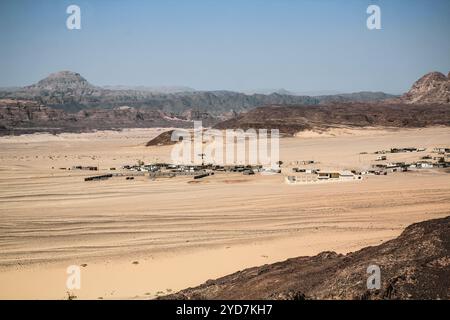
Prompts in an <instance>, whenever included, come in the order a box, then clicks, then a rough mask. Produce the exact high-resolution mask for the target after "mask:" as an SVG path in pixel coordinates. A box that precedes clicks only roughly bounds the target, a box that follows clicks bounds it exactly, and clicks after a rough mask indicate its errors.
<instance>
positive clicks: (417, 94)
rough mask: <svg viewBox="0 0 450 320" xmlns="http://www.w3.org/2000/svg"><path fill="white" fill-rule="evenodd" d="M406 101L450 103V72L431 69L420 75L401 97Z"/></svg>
mask: <svg viewBox="0 0 450 320" xmlns="http://www.w3.org/2000/svg"><path fill="white" fill-rule="evenodd" d="M402 100H404V101H405V102H407V103H445V104H447V103H450V72H449V74H448V76H445V75H444V74H443V73H441V72H437V71H433V72H430V73H427V74H426V75H424V76H422V77H421V78H420V79H419V80H417V81H416V82H415V83H414V84H413V85H412V87H411V89H410V90H409V91H408V92H407V93H405V94H404V95H403V97H402Z"/></svg>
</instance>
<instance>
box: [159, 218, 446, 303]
mask: <svg viewBox="0 0 450 320" xmlns="http://www.w3.org/2000/svg"><path fill="white" fill-rule="evenodd" d="M373 264H375V265H378V266H379V267H380V269H381V288H380V290H376V289H373V290H368V289H367V284H366V282H367V278H368V276H369V275H368V274H367V273H366V272H367V267H368V266H369V265H373ZM162 299H282V300H302V299H450V217H446V218H443V219H435V220H430V221H425V222H421V223H416V224H413V225H411V226H409V227H407V228H406V229H405V230H404V232H403V233H402V234H401V235H400V236H399V237H398V238H396V239H393V240H391V241H387V242H385V243H383V244H381V245H378V246H374V247H367V248H364V249H361V250H359V251H356V252H353V253H348V254H346V255H342V254H337V253H335V252H322V253H320V254H318V255H317V256H314V257H298V258H293V259H288V260H286V261H283V262H278V263H274V264H270V265H264V266H261V267H255V268H250V269H246V270H243V271H239V272H236V273H234V274H231V275H228V276H225V277H223V278H219V279H216V280H209V281H207V282H206V283H204V284H202V285H200V286H198V287H195V288H189V289H185V290H182V291H180V292H178V293H175V294H172V295H169V296H165V297H162Z"/></svg>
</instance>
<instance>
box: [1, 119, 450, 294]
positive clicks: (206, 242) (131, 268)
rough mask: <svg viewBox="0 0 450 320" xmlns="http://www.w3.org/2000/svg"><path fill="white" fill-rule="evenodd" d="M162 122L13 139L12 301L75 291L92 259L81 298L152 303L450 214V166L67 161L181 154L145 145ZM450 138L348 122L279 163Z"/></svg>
mask: <svg viewBox="0 0 450 320" xmlns="http://www.w3.org/2000/svg"><path fill="white" fill-rule="evenodd" d="M161 130H162V129H127V130H123V131H120V132H119V131H117V132H115V131H99V132H95V133H78V134H75V133H66V134H60V135H50V134H32V135H22V136H7V137H1V138H0V299H16V298H24V299H66V298H67V297H68V294H67V291H68V290H67V289H66V279H67V274H66V268H67V267H68V266H69V265H80V266H83V267H82V268H81V289H80V290H75V291H74V292H71V294H73V295H75V296H77V298H78V299H119V298H125V299H150V298H154V297H156V296H158V295H163V294H167V293H169V292H174V291H177V290H180V289H184V288H187V287H189V286H195V285H199V284H201V283H203V282H205V281H206V280H208V279H211V278H217V277H220V276H223V275H226V274H229V273H232V272H235V271H238V270H242V269H244V268H247V267H252V266H257V265H262V264H266V263H272V262H276V261H280V260H284V259H287V258H290V257H296V256H302V255H314V254H317V253H319V252H321V251H325V250H333V251H337V252H339V253H346V252H350V251H355V250H357V249H360V248H362V247H365V246H370V245H376V244H379V243H381V242H383V241H386V240H389V239H392V238H394V237H396V236H398V235H399V234H400V233H401V232H402V230H403V229H404V228H405V227H406V226H408V225H409V224H411V223H414V222H419V221H423V220H428V219H433V218H439V217H444V216H448V215H450V183H449V182H450V179H449V177H450V175H449V173H448V172H446V171H445V170H446V169H430V170H425V169H424V170H420V171H416V172H401V173H392V174H388V175H387V176H365V177H364V179H363V180H362V181H351V182H337V183H326V184H311V185H288V184H286V183H285V182H284V179H283V176H282V175H273V176H262V175H260V174H256V175H254V176H244V175H242V174H240V173H223V174H216V175H214V176H211V177H207V178H205V179H202V180H199V181H196V183H192V182H193V179H192V178H191V177H176V178H172V179H157V180H150V179H149V178H148V177H147V176H145V177H136V178H135V179H134V180H126V179H125V178H124V177H114V178H111V179H109V180H106V181H92V182H85V181H84V177H86V176H89V175H92V173H91V172H86V171H73V170H71V171H68V170H60V169H59V168H61V167H66V168H70V167H72V166H75V165H94V166H99V167H100V173H102V172H105V173H106V172H109V169H110V167H117V168H120V167H121V166H122V165H125V164H134V163H136V161H137V160H138V159H139V160H143V161H145V162H146V163H149V162H153V161H160V162H161V161H169V158H170V150H171V148H172V147H171V146H155V147H145V143H146V142H147V141H149V140H150V139H151V138H153V137H155V136H156V135H158V134H159V133H160V132H161ZM449 142H450V129H449V128H443V127H433V128H422V129H396V130H394V129H364V130H354V129H339V130H337V129H335V130H332V131H330V132H327V133H325V134H317V133H314V132H306V133H302V134H300V135H298V136H296V137H290V138H282V139H281V141H280V158H281V160H282V161H283V162H284V163H288V162H290V161H297V160H307V159H311V160H314V161H316V162H319V163H320V167H322V168H326V167H329V168H334V169H359V170H361V169H368V168H369V167H370V165H371V164H374V163H375V162H374V160H375V159H376V155H374V154H373V152H374V151H377V150H382V149H389V148H391V147H410V146H417V147H425V148H427V150H426V151H425V152H420V153H399V154H392V155H389V158H388V160H389V161H409V160H418V159H419V157H420V156H423V155H426V154H428V153H429V152H430V151H431V150H432V149H433V148H434V147H440V146H443V147H445V146H448V145H449ZM361 152H368V154H360V153H361ZM371 153H372V154H371ZM52 167H53V169H52ZM119 171H120V170H119Z"/></svg>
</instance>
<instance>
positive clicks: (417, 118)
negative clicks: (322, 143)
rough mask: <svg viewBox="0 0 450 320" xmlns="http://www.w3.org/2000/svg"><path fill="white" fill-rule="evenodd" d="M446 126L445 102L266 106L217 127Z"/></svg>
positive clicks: (449, 112)
mask: <svg viewBox="0 0 450 320" xmlns="http://www.w3.org/2000/svg"><path fill="white" fill-rule="evenodd" d="M436 125H443V126H450V108H449V107H448V106H446V105H417V104H412V105H409V104H369V103H333V104H328V105H310V106H304V105H296V106H267V107H261V108H256V109H253V110H251V111H249V112H247V113H242V114H240V115H238V116H237V117H235V118H232V119H229V120H225V121H223V122H220V123H218V124H217V125H216V126H215V128H217V129H238V128H240V129H244V130H246V129H249V128H254V129H279V130H280V133H282V134H285V135H294V134H295V133H297V132H299V131H303V130H313V129H316V130H317V129H318V130H325V129H328V128H335V127H343V126H344V127H354V128H361V127H398V128H421V127H427V126H436Z"/></svg>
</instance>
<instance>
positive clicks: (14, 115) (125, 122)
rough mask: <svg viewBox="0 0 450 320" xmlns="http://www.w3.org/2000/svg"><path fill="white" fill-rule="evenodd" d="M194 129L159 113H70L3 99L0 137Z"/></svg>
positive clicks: (188, 123)
mask: <svg viewBox="0 0 450 320" xmlns="http://www.w3.org/2000/svg"><path fill="white" fill-rule="evenodd" d="M191 125H192V122H191V121H187V120H184V119H179V118H176V117H172V116H169V115H167V114H165V113H164V112H162V111H158V110H150V109H143V110H140V109H136V108H132V107H126V106H123V107H117V108H113V109H87V110H82V111H79V112H77V113H67V112H65V111H63V110H60V109H54V108H50V107H46V106H44V105H42V104H39V103H37V102H34V101H28V100H11V99H0V135H8V134H24V133H33V132H51V133H60V132H81V131H91V130H102V129H103V130H105V129H121V128H147V127H179V128H183V127H188V126H191Z"/></svg>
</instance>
